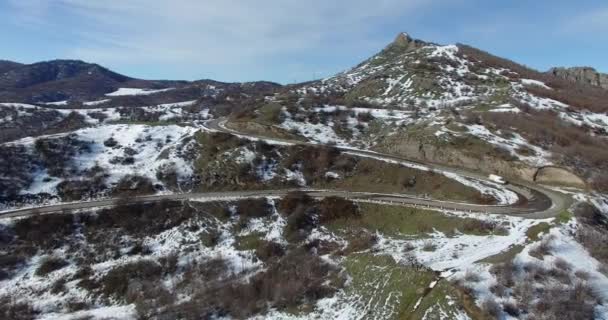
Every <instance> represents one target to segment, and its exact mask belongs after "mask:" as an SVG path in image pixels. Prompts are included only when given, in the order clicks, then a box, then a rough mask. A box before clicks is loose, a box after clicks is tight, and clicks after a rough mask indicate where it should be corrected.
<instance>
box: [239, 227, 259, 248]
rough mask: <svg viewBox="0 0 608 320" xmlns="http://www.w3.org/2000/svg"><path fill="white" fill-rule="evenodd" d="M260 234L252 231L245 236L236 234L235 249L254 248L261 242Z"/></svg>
mask: <svg viewBox="0 0 608 320" xmlns="http://www.w3.org/2000/svg"><path fill="white" fill-rule="evenodd" d="M262 236H263V235H262V234H261V233H259V232H254V233H251V234H248V235H245V236H237V237H236V243H235V248H236V249H237V250H241V251H245V250H255V249H256V248H257V247H258V246H259V245H260V243H261V242H262Z"/></svg>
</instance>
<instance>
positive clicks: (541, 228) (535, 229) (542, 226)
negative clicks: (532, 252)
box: [526, 222, 551, 241]
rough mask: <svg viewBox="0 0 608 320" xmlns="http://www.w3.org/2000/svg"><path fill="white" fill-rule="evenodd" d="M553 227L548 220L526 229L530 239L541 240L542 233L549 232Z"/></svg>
mask: <svg viewBox="0 0 608 320" xmlns="http://www.w3.org/2000/svg"><path fill="white" fill-rule="evenodd" d="M550 229H551V225H550V224H548V223H546V222H541V223H539V224H537V225H534V226H532V227H530V228H529V229H528V231H526V235H527V236H528V239H530V241H538V240H540V239H539V238H540V235H541V234H543V233H547V232H549V230H550Z"/></svg>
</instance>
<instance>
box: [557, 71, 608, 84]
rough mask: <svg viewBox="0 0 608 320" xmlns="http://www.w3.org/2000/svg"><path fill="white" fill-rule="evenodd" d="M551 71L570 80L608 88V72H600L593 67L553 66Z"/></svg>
mask: <svg viewBox="0 0 608 320" xmlns="http://www.w3.org/2000/svg"><path fill="white" fill-rule="evenodd" d="M549 73H551V74H553V75H556V76H558V77H560V78H564V79H568V80H570V81H575V82H578V83H583V84H590V85H592V86H596V87H602V88H604V89H608V74H604V73H599V72H597V71H596V70H595V69H593V68H591V67H574V68H553V69H551V70H549Z"/></svg>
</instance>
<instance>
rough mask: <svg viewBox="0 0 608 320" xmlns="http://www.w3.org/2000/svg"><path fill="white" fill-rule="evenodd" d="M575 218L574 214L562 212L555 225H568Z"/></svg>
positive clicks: (556, 218)
mask: <svg viewBox="0 0 608 320" xmlns="http://www.w3.org/2000/svg"><path fill="white" fill-rule="evenodd" d="M573 217H574V216H573V215H572V213H570V212H568V211H566V210H564V211H562V212H560V213H559V214H558V215H557V217H555V223H557V224H566V223H568V222H569V221H570V219H572V218H573Z"/></svg>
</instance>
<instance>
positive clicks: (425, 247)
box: [422, 241, 437, 251]
mask: <svg viewBox="0 0 608 320" xmlns="http://www.w3.org/2000/svg"><path fill="white" fill-rule="evenodd" d="M422 250H423V251H435V250H437V245H436V244H434V243H433V241H426V242H425V243H424V245H423V246H422Z"/></svg>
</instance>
